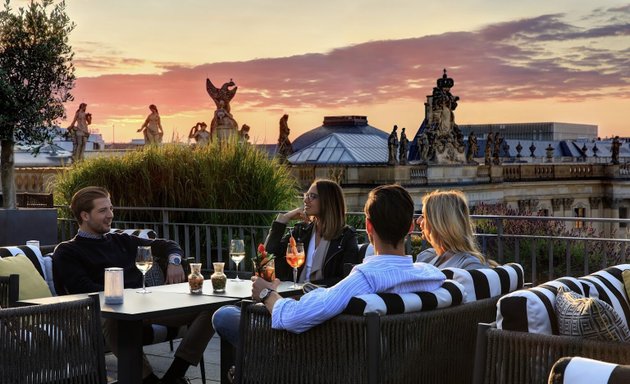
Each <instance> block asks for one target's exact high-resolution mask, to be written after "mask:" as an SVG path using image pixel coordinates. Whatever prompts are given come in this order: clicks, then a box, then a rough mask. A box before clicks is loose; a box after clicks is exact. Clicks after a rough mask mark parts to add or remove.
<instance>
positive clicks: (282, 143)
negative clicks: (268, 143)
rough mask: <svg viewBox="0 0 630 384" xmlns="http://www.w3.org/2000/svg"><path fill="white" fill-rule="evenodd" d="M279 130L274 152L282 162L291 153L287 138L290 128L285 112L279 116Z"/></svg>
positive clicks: (289, 141) (291, 149)
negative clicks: (276, 147) (276, 146)
mask: <svg viewBox="0 0 630 384" xmlns="http://www.w3.org/2000/svg"><path fill="white" fill-rule="evenodd" d="M279 131H280V132H279V135H278V149H277V151H276V154H277V156H278V158H279V159H280V162H283V163H284V162H286V161H287V158H288V157H289V156H291V154H292V153H293V145H292V144H291V140H289V133H291V130H290V129H289V115H287V114H286V113H285V114H284V115H282V117H281V118H280V127H279Z"/></svg>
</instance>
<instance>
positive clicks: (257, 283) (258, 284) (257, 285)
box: [252, 276, 280, 302]
mask: <svg viewBox="0 0 630 384" xmlns="http://www.w3.org/2000/svg"><path fill="white" fill-rule="evenodd" d="M252 281H253V282H254V284H252V299H253V300H254V301H255V302H260V291H262V290H263V289H265V288H269V289H273V290H274V291H276V290H277V289H278V286H279V285H280V280H278V279H274V281H273V282H272V283H270V282H268V281H267V280H265V279H262V278H261V279H259V278H258V277H257V276H252Z"/></svg>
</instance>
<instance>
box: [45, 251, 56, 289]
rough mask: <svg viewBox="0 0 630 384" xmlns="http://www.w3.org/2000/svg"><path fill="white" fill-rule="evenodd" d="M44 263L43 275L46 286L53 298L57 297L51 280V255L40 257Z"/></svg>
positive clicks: (53, 281)
mask: <svg viewBox="0 0 630 384" xmlns="http://www.w3.org/2000/svg"><path fill="white" fill-rule="evenodd" d="M42 260H43V262H44V275H45V276H47V277H46V284H48V289H50V292H51V293H52V294H53V296H57V291H55V280H54V279H53V261H52V253H48V254H46V255H45V256H44V257H42Z"/></svg>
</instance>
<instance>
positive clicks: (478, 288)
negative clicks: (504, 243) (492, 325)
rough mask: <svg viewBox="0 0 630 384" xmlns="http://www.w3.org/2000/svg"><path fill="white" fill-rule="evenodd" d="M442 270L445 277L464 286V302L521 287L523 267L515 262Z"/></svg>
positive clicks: (493, 295)
mask: <svg viewBox="0 0 630 384" xmlns="http://www.w3.org/2000/svg"><path fill="white" fill-rule="evenodd" d="M442 272H444V275H446V278H447V279H452V280H455V281H457V282H458V283H460V284H462V285H463V286H464V288H465V290H466V302H472V301H475V300H482V299H487V298H490V297H496V296H501V295H504V294H506V293H509V292H513V291H515V290H517V289H521V288H523V275H524V272H523V267H522V266H521V265H520V264H517V263H509V264H505V265H503V266H499V267H496V268H484V269H474V270H465V269H461V268H444V269H443V270H442Z"/></svg>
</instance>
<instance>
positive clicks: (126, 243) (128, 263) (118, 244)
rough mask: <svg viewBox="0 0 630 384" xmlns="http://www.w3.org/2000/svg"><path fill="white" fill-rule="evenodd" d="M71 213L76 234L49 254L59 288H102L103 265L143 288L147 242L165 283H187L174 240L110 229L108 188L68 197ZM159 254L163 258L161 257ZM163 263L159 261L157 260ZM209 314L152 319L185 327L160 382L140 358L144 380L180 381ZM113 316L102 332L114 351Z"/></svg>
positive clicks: (208, 333)
mask: <svg viewBox="0 0 630 384" xmlns="http://www.w3.org/2000/svg"><path fill="white" fill-rule="evenodd" d="M70 208H71V209H72V213H73V214H74V216H75V218H76V219H77V221H78V223H79V231H78V233H77V235H76V236H75V237H74V238H73V239H72V240H69V241H65V242H63V243H60V244H59V245H58V246H57V248H56V249H55V252H54V254H53V277H54V280H55V285H56V288H58V291H57V292H60V294H63V293H70V294H74V293H88V292H95V291H102V290H103V286H104V276H105V268H109V267H121V268H123V270H124V278H125V288H139V287H141V286H142V274H141V273H140V271H139V270H138V269H137V268H136V265H135V257H136V251H137V248H138V246H151V251H152V253H153V255H155V256H156V257H155V259H156V262H157V263H158V264H161V266H162V267H164V268H166V283H167V284H169V283H181V282H184V281H186V276H185V274H184V269H183V268H182V265H181V261H182V256H183V251H182V249H181V248H180V247H179V245H177V243H175V242H173V241H170V240H165V239H152V240H149V239H141V238H139V237H136V236H129V235H126V234H114V233H109V231H110V230H111V224H112V220H113V218H114V210H113V207H112V203H111V200H110V196H109V192H107V190H105V189H104V188H100V187H86V188H83V189H81V190H79V191H78V192H77V193H75V194H74V196H73V197H72V202H71V203H70ZM160 257H161V260H160ZM160 262H161V263H160ZM211 320H212V314H211V313H209V312H200V313H196V314H195V313H193V314H183V315H178V316H171V317H168V318H160V319H153V320H152V322H153V323H156V324H163V325H167V326H173V327H178V326H183V325H188V332H187V333H186V336H185V337H184V338H183V339H182V342H181V343H180V345H179V347H178V348H177V351H176V352H175V359H174V360H173V363H172V364H171V366H170V368H169V369H168V371H167V372H166V374H165V375H164V377H163V378H162V379H161V380H159V379H158V377H157V376H156V375H155V374H154V373H153V370H152V368H151V365H150V364H149V362H148V361H147V359H146V357H144V364H143V372H142V373H143V378H144V379H143V384H150V383H166V384H170V383H184V382H186V381H185V380H186V379H185V378H184V377H183V376H184V374H185V373H186V370H187V369H188V367H189V366H190V365H197V364H198V363H199V360H200V359H201V356H202V355H203V352H204V350H205V349H206V346H207V344H208V341H210V339H211V338H212V334H213V328H212V321H211ZM117 328H118V324H117V321H115V320H110V319H106V320H104V321H103V333H104V334H105V338H106V339H107V342H108V344H109V346H110V348H111V350H112V352H114V354H116V353H117V351H118V345H117V334H118V332H117Z"/></svg>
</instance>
